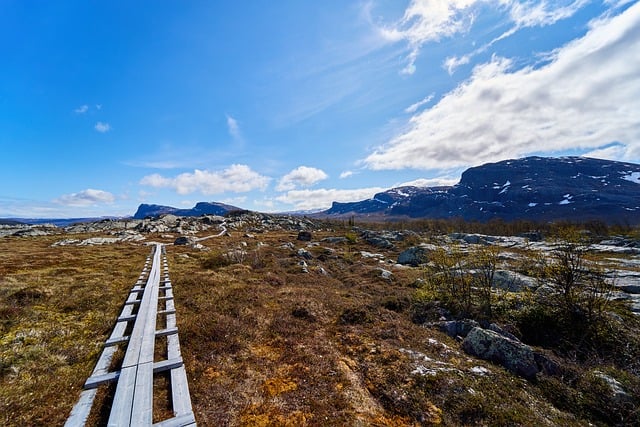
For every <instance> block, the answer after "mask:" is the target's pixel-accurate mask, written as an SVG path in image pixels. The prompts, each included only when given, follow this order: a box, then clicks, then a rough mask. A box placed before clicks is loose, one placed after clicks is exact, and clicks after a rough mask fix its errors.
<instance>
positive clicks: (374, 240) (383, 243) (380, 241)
mask: <svg viewBox="0 0 640 427" xmlns="http://www.w3.org/2000/svg"><path fill="white" fill-rule="evenodd" d="M365 242H367V243H368V244H370V245H371V246H375V247H376V248H382V249H393V243H391V242H390V241H389V240H387V239H385V238H382V237H367V238H366V239H365Z"/></svg>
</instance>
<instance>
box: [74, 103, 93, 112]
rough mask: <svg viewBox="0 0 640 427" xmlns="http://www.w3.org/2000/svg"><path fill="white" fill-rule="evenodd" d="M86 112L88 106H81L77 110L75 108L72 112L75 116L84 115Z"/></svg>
mask: <svg viewBox="0 0 640 427" xmlns="http://www.w3.org/2000/svg"><path fill="white" fill-rule="evenodd" d="M87 111H89V106H88V105H86V104H85V105H81V106H79V107H78V108H76V109H75V110H73V112H74V113H76V114H84V113H86V112H87Z"/></svg>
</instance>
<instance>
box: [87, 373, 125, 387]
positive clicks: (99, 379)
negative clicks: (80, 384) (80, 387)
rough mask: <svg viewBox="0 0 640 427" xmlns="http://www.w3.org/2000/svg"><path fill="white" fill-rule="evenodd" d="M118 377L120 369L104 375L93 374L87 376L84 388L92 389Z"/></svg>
mask: <svg viewBox="0 0 640 427" xmlns="http://www.w3.org/2000/svg"><path fill="white" fill-rule="evenodd" d="M118 377H120V371H115V372H109V373H108V374H103V375H91V376H90V377H89V378H87V381H85V383H84V389H85V390H90V389H92V388H97V387H98V386H100V385H102V384H106V383H110V382H113V381H117V380H118Z"/></svg>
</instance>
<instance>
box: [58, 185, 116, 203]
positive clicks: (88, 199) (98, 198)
mask: <svg viewBox="0 0 640 427" xmlns="http://www.w3.org/2000/svg"><path fill="white" fill-rule="evenodd" d="M114 201H115V196H114V195H113V194H111V193H109V192H107V191H103V190H94V189H92V188H88V189H86V190H82V191H80V192H78V193H71V194H65V195H62V196H60V197H59V198H57V199H55V200H54V203H57V204H60V205H66V206H90V205H95V204H102V203H113V202H114Z"/></svg>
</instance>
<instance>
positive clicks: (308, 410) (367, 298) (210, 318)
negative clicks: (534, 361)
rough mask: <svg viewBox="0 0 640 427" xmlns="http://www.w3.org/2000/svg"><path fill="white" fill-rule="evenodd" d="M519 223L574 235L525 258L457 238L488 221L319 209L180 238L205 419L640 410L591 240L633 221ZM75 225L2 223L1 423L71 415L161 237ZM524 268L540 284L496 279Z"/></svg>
mask: <svg viewBox="0 0 640 427" xmlns="http://www.w3.org/2000/svg"><path fill="white" fill-rule="evenodd" d="M234 215H235V216H238V217H240V216H242V215H246V213H237V214H234ZM502 226H503V228H500V227H497V226H495V224H494V227H493V231H492V233H493V234H498V232H500V231H501V230H503V231H504V235H509V234H510V233H511V232H512V231H513V234H517V233H516V232H515V231H516V228H522V230H517V232H518V233H519V232H523V231H531V230H539V231H540V232H542V233H548V234H546V235H547V236H555V237H557V238H558V239H562V240H558V241H557V243H558V245H557V246H556V247H555V248H556V249H555V251H554V252H551V253H540V252H539V251H536V250H534V249H530V250H526V249H509V250H508V252H509V253H508V254H507V253H506V252H507V251H506V250H505V249H504V248H500V247H498V246H495V245H482V244H479V245H458V244H452V243H450V242H449V243H444V241H443V240H442V234H443V233H449V232H459V231H462V229H464V230H465V231H476V232H477V231H485V230H480V229H481V227H483V226H482V225H478V224H476V225H474V224H460V223H458V222H437V221H433V222H426V221H421V222H416V223H404V224H399V223H398V224H393V225H385V226H383V225H380V224H359V223H357V221H353V220H350V221H349V222H345V223H337V222H334V223H322V224H321V223H319V222H318V223H317V226H316V228H315V229H314V230H311V232H312V236H313V237H312V240H311V241H310V242H307V241H300V240H297V231H295V230H293V229H291V230H286V229H280V230H276V231H266V230H261V229H260V228H259V227H258V225H257V224H255V223H251V222H249V221H246V222H245V226H243V227H242V228H236V229H230V230H229V233H228V235H226V236H220V237H216V238H211V239H207V240H204V241H202V242H201V243H202V244H203V245H204V246H205V249H206V250H202V249H194V248H192V247H189V246H169V247H168V250H167V253H168V256H169V267H170V275H171V278H172V281H173V285H174V294H175V297H176V307H177V310H178V313H177V317H178V326H179V330H180V340H181V345H182V355H183V358H184V360H185V365H186V368H187V375H188V378H189V384H190V391H191V397H192V401H193V406H194V410H195V414H196V419H197V421H198V423H199V424H200V425H212V426H225V425H229V426H235V425H237V426H280V425H288V426H304V425H310V426H325V425H335V426H342V425H363V426H368V425H371V426H418V425H448V426H457V425H504V426H514V425H522V426H528V425H550V426H555V425H558V426H583V425H590V424H591V425H634V424H640V414H639V413H638V411H637V407H638V405H639V404H640V366H639V363H640V362H638V360H640V332H638V331H640V328H639V327H640V322H639V321H638V319H637V317H636V316H635V315H633V314H632V313H630V311H629V309H628V307H627V306H625V305H624V304H622V303H620V302H616V301H612V300H611V299H610V298H608V296H610V292H611V290H612V289H611V284H610V282H607V281H605V280H604V275H603V273H604V271H603V270H602V268H603V267H602V266H603V265H604V263H605V262H609V261H607V260H609V259H610V258H611V256H602V255H599V254H593V253H591V252H589V251H587V250H586V249H585V248H586V246H585V241H584V239H583V237H585V236H587V237H588V236H594V235H595V233H596V232H597V233H601V234H600V235H601V236H602V235H604V234H602V233H605V234H607V233H611V232H613V231H615V232H625V233H627V234H628V235H631V234H632V233H633V232H634V230H632V229H624V230H622V229H620V230H612V229H611V228H610V227H607V226H605V225H602V224H591V225H590V230H591V231H590V233H589V234H586V233H577V234H576V233H575V229H574V228H573V227H570V226H569V225H566V224H565V225H564V226H563V227H557V228H554V229H553V230H551V229H550V226H540V225H536V224H529V223H528V224H526V225H514V224H502ZM544 227H548V228H545V229H543V228H544ZM569 228H571V229H573V231H574V233H572V234H571V236H578V237H577V238H574V237H567V229H569ZM365 230H374V231H376V230H377V231H384V230H387V231H388V230H395V231H399V232H401V233H400V234H401V235H402V238H403V240H397V241H394V242H393V245H392V246H391V247H386V248H382V247H380V246H373V245H372V244H371V242H372V240H371V239H368V238H367V237H366V235H365V234H364V231H365ZM563 233H564V234H563ZM203 235H204V234H203ZM175 237H177V235H175V236H173V237H172V238H170V237H169V236H166V235H151V236H148V240H155V241H165V242H166V243H171V242H172V241H173V238H175ZM62 238H64V237H63V236H45V237H29V238H13V237H11V238H4V239H0V321H1V322H2V323H1V324H0V327H1V328H2V329H1V330H0V331H1V335H0V336H1V340H0V424H2V425H9V426H12V425H15V426H18V425H21V426H22V425H60V424H62V423H63V422H64V420H65V419H66V417H67V415H68V413H69V411H70V410H71V407H72V406H73V404H74V402H75V400H76V399H77V397H78V395H79V391H80V389H81V387H82V384H83V382H84V380H85V379H86V377H87V376H88V375H89V373H90V372H91V369H92V368H93V364H94V363H95V359H96V357H97V355H98V353H99V351H100V348H101V347H100V345H101V343H102V342H103V341H104V339H106V337H107V335H108V334H109V332H110V329H111V327H112V325H113V321H114V319H115V317H116V315H117V312H118V310H119V308H120V307H121V304H122V302H123V301H124V298H125V296H126V294H127V292H128V289H129V288H130V287H131V285H132V284H133V282H134V281H135V279H136V278H137V276H138V274H139V272H140V269H141V267H142V265H143V263H144V258H145V257H146V256H147V254H148V252H149V248H148V247H146V246H144V245H141V244H133V243H120V244H114V245H104V246H96V247H71V246H65V247H52V246H51V244H52V243H53V242H55V241H57V240H60V239H62ZM326 238H328V239H326ZM581 239H582V240H581ZM423 243H428V244H431V245H432V246H430V248H431V249H430V251H429V254H428V262H426V263H424V264H422V265H420V266H417V267H406V266H403V267H399V266H397V265H395V261H396V260H397V258H398V255H399V254H400V252H402V251H403V250H404V249H407V248H409V247H412V246H417V245H419V244H423ZM506 267H508V268H509V269H510V270H512V271H514V272H517V273H521V274H526V275H527V276H529V277H532V278H533V279H535V280H537V282H538V286H536V289H523V290H521V291H518V292H513V291H512V290H510V289H507V288H508V287H502V288H496V287H495V286H492V284H493V283H494V276H495V275H496V274H497V272H498V271H499V270H500V269H504V268H506ZM445 319H446V320H447V321H456V320H460V321H463V320H464V321H467V320H468V321H470V320H474V321H476V322H478V324H479V325H481V326H483V327H488V326H489V325H491V324H494V325H497V326H499V328H501V330H504V331H507V332H508V333H510V334H512V335H513V336H514V337H516V338H517V339H519V340H521V341H522V342H523V343H525V344H528V345H530V346H532V347H533V348H535V350H536V352H538V353H539V354H542V355H544V360H545V363H546V364H547V368H548V369H546V371H545V372H541V373H540V374H538V375H536V377H535V378H531V379H524V378H522V377H520V376H518V375H516V374H513V373H512V372H510V371H508V370H507V369H505V368H504V367H502V366H500V365H499V364H496V363H492V362H490V361H486V360H481V359H479V358H476V357H472V356H470V355H469V354H467V353H465V351H464V350H463V348H462V346H461V338H460V337H455V336H453V337H452V336H450V335H448V334H446V333H444V332H442V329H441V328H440V327H439V326H438V325H439V324H440V323H441V322H442V321H443V320H445ZM61 391H63V392H61ZM105 402H106V404H107V405H108V399H105ZM94 421H95V420H94Z"/></svg>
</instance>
